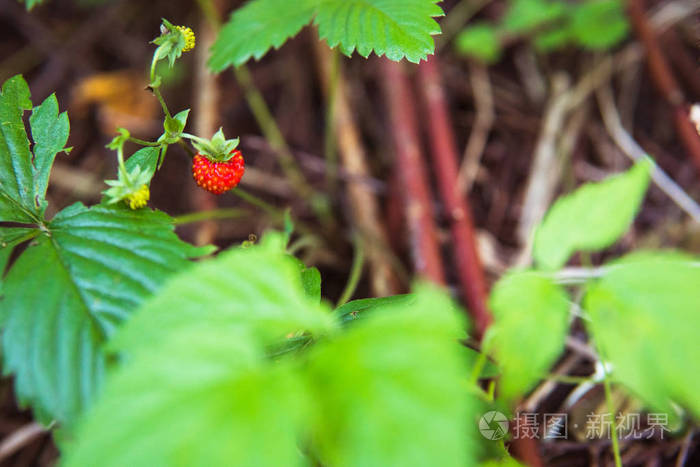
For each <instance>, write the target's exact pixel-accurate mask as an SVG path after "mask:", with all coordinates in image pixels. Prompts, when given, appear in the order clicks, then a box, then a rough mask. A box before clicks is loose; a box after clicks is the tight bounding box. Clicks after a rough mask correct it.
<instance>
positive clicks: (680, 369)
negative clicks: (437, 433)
mask: <svg viewBox="0 0 700 467" xmlns="http://www.w3.org/2000/svg"><path fill="white" fill-rule="evenodd" d="M651 167H652V164H651V163H650V162H649V161H641V162H638V163H637V164H636V165H635V166H633V167H632V168H631V169H630V170H628V171H627V172H625V173H623V174H620V175H617V176H614V177H611V178H609V179H607V180H604V181H602V182H600V183H589V184H586V185H584V186H582V187H581V188H579V189H578V190H576V191H574V192H573V193H571V194H569V195H566V196H563V197H562V198H560V199H559V200H557V201H556V202H555V203H554V205H553V206H552V208H551V209H550V211H549V213H548V214H547V216H546V217H545V219H544V221H543V222H542V223H541V224H540V226H539V227H538V228H537V231H536V234H535V244H534V251H533V255H534V258H535V260H536V265H537V268H536V269H531V270H525V271H512V272H510V273H509V274H507V275H506V276H504V277H503V278H502V279H501V280H500V281H499V282H498V283H497V284H496V286H495V287H494V290H493V292H492V296H491V307H492V310H493V315H494V323H493V325H492V326H491V328H490V329H489V330H488V333H487V336H486V338H485V342H484V345H485V349H486V350H487V351H488V352H489V353H491V354H493V355H494V357H495V359H496V361H497V362H498V363H499V365H500V369H501V372H502V376H501V380H500V384H499V396H500V397H501V398H502V399H503V400H504V401H506V402H507V403H510V404H512V403H513V402H515V401H517V399H518V398H519V397H520V396H522V395H524V394H525V393H526V392H527V391H529V390H530V389H531V388H532V386H533V385H534V384H535V383H536V382H537V381H538V380H539V379H543V378H546V377H547V371H548V369H549V368H550V367H551V366H552V364H553V363H554V362H555V361H556V359H557V358H558V357H559V355H560V354H561V352H562V350H563V346H564V338H565V337H566V335H567V329H568V323H569V319H570V318H569V313H568V310H569V308H570V307H571V306H576V305H575V304H572V303H571V302H570V299H569V296H568V294H567V292H566V291H565V289H564V288H563V287H562V286H561V285H559V284H557V283H556V282H555V281H554V278H553V274H552V271H553V270H555V269H558V268H561V267H562V266H564V265H565V264H566V262H567V261H568V260H569V258H570V257H571V255H572V254H574V253H575V252H579V251H589V252H593V251H600V250H602V249H604V248H607V247H609V246H611V245H612V244H613V243H614V242H616V241H617V240H618V239H619V238H620V237H621V236H622V235H623V234H624V233H625V231H626V230H627V229H628V228H629V225H630V224H631V223H632V221H633V219H634V216H635V214H636V212H637V210H638V209H639V206H640V204H641V202H642V199H643V198H644V194H645V192H646V190H647V187H648V184H649V179H650V171H651ZM698 281H700V258H697V257H692V256H690V255H687V254H683V253H678V252H672V251H647V252H644V251H642V252H635V253H631V254H628V255H626V256H625V257H623V258H621V259H618V260H614V261H612V262H610V263H608V264H607V265H605V266H604V267H603V268H602V273H601V277H600V278H598V279H594V280H590V281H589V282H588V283H587V284H585V287H584V290H583V292H584V293H583V309H584V311H585V313H586V320H585V324H586V327H587V329H588V332H589V335H590V336H591V337H592V340H593V342H594V345H595V346H596V348H597V349H598V351H599V353H600V356H601V359H603V361H605V362H607V363H608V366H609V367H610V371H611V375H610V377H611V379H612V380H613V381H615V382H617V383H620V384H622V385H624V386H625V387H627V388H628V389H629V390H630V391H631V392H632V393H633V394H634V395H635V396H637V397H638V398H639V399H641V400H642V401H643V402H644V403H646V405H647V406H648V407H650V408H653V409H656V410H662V411H665V413H667V414H668V415H669V418H670V419H673V418H676V417H677V416H679V415H680V413H679V409H678V408H679V407H681V408H683V409H686V410H687V411H688V412H689V413H690V414H691V415H692V416H694V417H696V418H698V417H700V397H698V395H697V391H695V388H697V386H698V384H700V380H699V379H698V375H700V351H699V350H698V346H697V336H696V334H697V329H699V328H700V316H699V315H698V313H697V310H698V305H699V304H700V289H698V287H697V286H696V284H697V283H698Z"/></svg>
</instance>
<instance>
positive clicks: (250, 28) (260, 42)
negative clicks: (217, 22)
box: [209, 0, 317, 72]
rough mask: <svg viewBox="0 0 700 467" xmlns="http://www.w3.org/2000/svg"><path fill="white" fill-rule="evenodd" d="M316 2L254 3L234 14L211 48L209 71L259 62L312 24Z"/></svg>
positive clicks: (262, 0) (261, 0)
mask: <svg viewBox="0 0 700 467" xmlns="http://www.w3.org/2000/svg"><path fill="white" fill-rule="evenodd" d="M316 3H317V0H296V1H293V2H290V1H289V0H251V1H248V2H247V3H246V4H245V5H243V6H242V7H241V8H238V9H237V10H236V11H234V12H233V14H231V19H230V20H229V21H228V23H226V24H225V25H224V27H223V28H222V29H221V31H220V32H219V36H218V37H217V39H216V42H215V43H214V46H213V47H212V55H211V58H210V59H209V67H210V68H211V69H212V70H214V71H217V72H218V71H223V70H224V69H226V68H227V67H229V66H231V65H233V66H240V65H243V64H244V63H245V62H247V61H248V60H249V59H250V58H251V57H252V58H255V59H256V60H260V58H262V56H263V55H265V54H266V53H267V51H268V50H270V48H271V47H274V48H275V49H278V48H279V47H281V46H282V44H284V43H285V41H286V40H287V39H289V38H290V37H293V36H295V35H296V34H297V33H298V32H299V31H301V28H303V27H304V26H306V25H307V24H309V23H310V22H311V19H312V18H313V15H314V12H315V10H316Z"/></svg>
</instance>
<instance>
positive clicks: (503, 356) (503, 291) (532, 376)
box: [484, 271, 569, 403]
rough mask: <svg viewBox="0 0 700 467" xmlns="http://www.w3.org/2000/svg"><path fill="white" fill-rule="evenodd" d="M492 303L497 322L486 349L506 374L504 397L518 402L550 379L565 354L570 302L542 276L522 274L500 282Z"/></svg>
mask: <svg viewBox="0 0 700 467" xmlns="http://www.w3.org/2000/svg"><path fill="white" fill-rule="evenodd" d="M490 305H491V310H492V312H493V319H494V322H493V324H492V325H491V327H490V328H489V329H488V331H487V335H486V337H485V338H484V346H485V348H486V349H487V350H488V352H489V353H493V354H494V356H495V358H496V361H497V362H498V364H499V367H500V368H501V371H502V376H501V380H500V383H499V385H498V388H499V396H500V397H501V398H502V399H503V400H505V401H506V402H507V403H512V402H514V401H515V399H516V398H518V397H519V396H521V395H523V394H525V393H526V392H527V391H528V390H529V389H530V388H531V387H532V385H533V384H534V383H536V382H537V381H538V380H540V379H541V378H542V377H543V376H546V374H547V371H548V370H549V368H550V367H551V365H552V364H553V363H554V362H555V360H556V359H557V358H558V357H559V355H560V354H561V352H562V351H563V350H564V339H565V338H566V334H567V330H568V317H569V304H568V298H567V296H566V293H565V292H564V290H563V289H562V288H561V287H560V286H558V285H556V284H554V283H553V282H552V281H551V280H549V279H548V278H546V277H544V276H542V275H540V274H538V273H537V272H533V271H516V272H511V273H509V274H507V275H506V276H504V277H503V278H502V279H501V280H500V281H498V283H497V284H496V285H495V287H494V289H493V291H492V292H491V299H490Z"/></svg>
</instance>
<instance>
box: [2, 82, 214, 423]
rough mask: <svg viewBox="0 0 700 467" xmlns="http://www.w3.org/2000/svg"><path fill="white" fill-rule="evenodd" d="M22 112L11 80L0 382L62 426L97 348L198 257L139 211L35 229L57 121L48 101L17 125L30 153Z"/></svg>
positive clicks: (95, 385)
mask: <svg viewBox="0 0 700 467" xmlns="http://www.w3.org/2000/svg"><path fill="white" fill-rule="evenodd" d="M26 110H32V102H31V100H30V92H29V87H28V86H27V83H26V82H25V80H24V79H23V78H22V77H21V76H15V77H13V78H11V79H9V80H8V81H7V82H5V83H4V85H3V86H2V94H0V121H2V122H3V124H2V125H1V126H0V222H2V223H3V224H0V267H1V270H2V271H3V274H2V283H1V284H0V286H1V287H2V288H1V289H0V293H1V294H2V295H1V297H0V326H1V327H2V331H3V339H2V359H3V372H4V374H6V375H7V374H12V375H14V376H15V390H16V393H17V397H18V399H19V401H20V404H21V405H23V406H27V405H31V407H32V408H33V409H34V411H35V414H36V416H37V418H38V419H39V420H40V421H42V422H43V423H47V424H48V423H49V422H51V421H58V422H59V423H60V424H61V426H63V427H69V426H71V425H72V423H73V422H74V421H75V419H76V418H77V416H78V415H79V414H80V413H81V412H82V411H83V410H84V408H85V407H87V406H89V405H90V403H91V401H92V399H93V398H94V395H95V394H96V392H97V390H98V389H99V387H100V385H101V381H102V378H103V376H104V372H105V367H106V363H107V359H106V355H105V353H104V350H103V348H102V346H103V344H104V342H105V341H106V340H107V338H108V337H110V336H111V335H112V334H114V331H115V330H116V328H117V327H118V326H119V325H120V323H121V322H123V321H124V320H125V319H126V318H127V317H128V316H129V315H130V314H131V313H132V312H133V311H134V310H135V309H136V308H137V307H138V306H139V305H140V304H141V302H142V301H143V300H144V299H145V298H146V297H148V296H149V295H151V294H152V293H153V292H154V291H156V290H157V289H158V288H159V287H160V286H161V284H162V283H163V282H164V281H165V279H166V278H167V277H168V276H169V275H170V274H172V273H174V272H177V271H180V270H183V269H186V268H187V267H188V266H189V264H190V263H189V261H188V258H191V257H195V256H199V255H201V254H204V253H206V252H208V251H210V250H209V249H196V248H194V247H192V246H190V245H188V244H186V243H184V242H182V241H180V240H179V239H178V237H177V236H176V235H175V233H174V232H173V226H172V221H171V219H170V218H169V217H168V216H167V215H165V214H163V213H161V212H156V211H151V210H148V209H141V210H136V211H132V210H128V209H126V208H125V207H124V206H121V207H120V206H105V205H98V206H94V207H91V208H88V207H85V206H84V205H82V204H80V203H77V204H74V205H72V206H69V207H68V208H66V209H64V210H62V211H60V212H59V213H58V214H56V215H55V216H54V217H53V219H50V220H49V219H47V218H46V217H45V211H46V207H47V202H46V199H45V195H46V190H47V185H48V179H49V173H50V170H51V166H52V164H53V161H54V158H55V157H56V154H57V153H58V152H60V151H64V150H65V149H64V146H65V144H66V141H67V139H68V132H69V122H68V117H67V115H66V114H65V112H64V113H59V111H58V103H57V101H56V97H55V96H53V95H52V96H50V97H48V98H47V99H46V100H45V101H44V102H43V103H42V104H41V105H39V106H37V107H35V108H33V110H32V112H31V115H30V117H29V124H30V129H31V136H32V139H33V144H30V141H29V138H28V136H27V132H26V129H25V127H24V124H23V120H22V117H23V114H24V112H25V111H26ZM139 157H141V156H139ZM22 244H26V245H25V248H24V249H23V251H21V253H20V254H19V255H18V257H17V259H16V260H15V261H14V263H13V264H12V265H11V267H10V268H9V270H7V271H6V269H7V266H8V263H9V259H10V257H11V256H12V253H13V250H14V249H15V248H16V247H18V246H19V245H22Z"/></svg>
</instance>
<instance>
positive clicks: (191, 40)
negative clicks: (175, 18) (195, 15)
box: [176, 26, 195, 52]
mask: <svg viewBox="0 0 700 467" xmlns="http://www.w3.org/2000/svg"><path fill="white" fill-rule="evenodd" d="M176 27H177V29H178V30H179V31H180V32H181V33H182V35H183V36H185V48H184V49H182V51H183V52H189V51H190V50H192V49H194V44H195V37H194V32H193V31H192V29H191V28H188V27H187V26H176Z"/></svg>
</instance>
